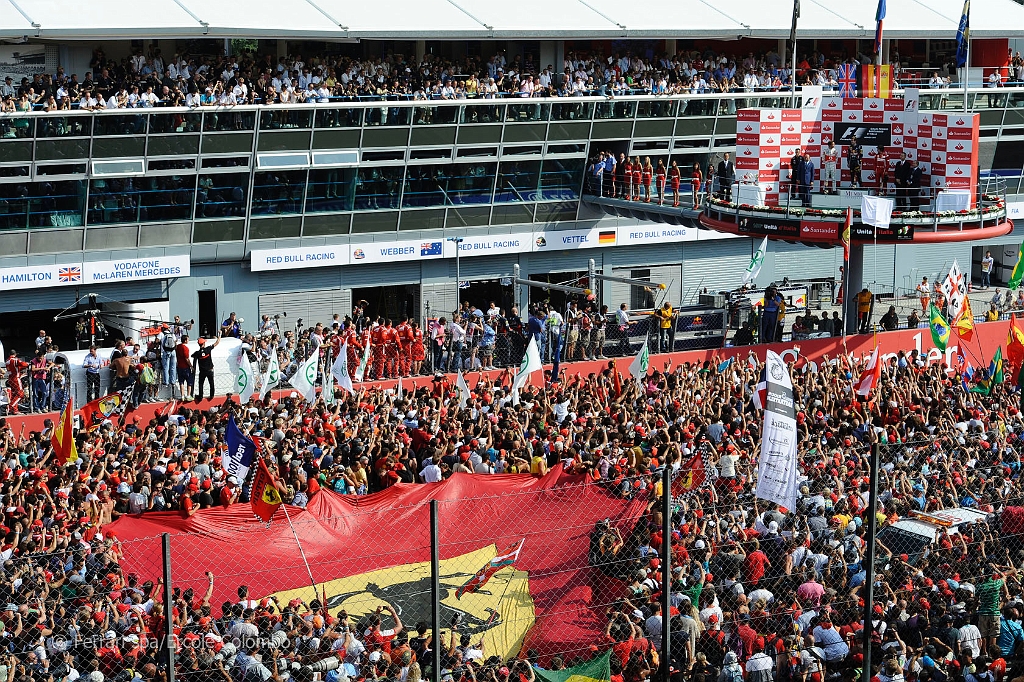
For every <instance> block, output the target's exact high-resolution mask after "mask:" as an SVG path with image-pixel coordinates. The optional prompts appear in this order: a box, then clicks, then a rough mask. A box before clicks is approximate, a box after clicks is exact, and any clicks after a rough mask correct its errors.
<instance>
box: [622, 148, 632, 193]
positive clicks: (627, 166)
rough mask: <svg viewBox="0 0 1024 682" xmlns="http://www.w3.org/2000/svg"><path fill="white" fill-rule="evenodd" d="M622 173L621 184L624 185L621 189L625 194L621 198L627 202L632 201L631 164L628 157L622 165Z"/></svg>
mask: <svg viewBox="0 0 1024 682" xmlns="http://www.w3.org/2000/svg"><path fill="white" fill-rule="evenodd" d="M622 172H623V184H624V185H625V186H624V187H623V190H624V191H625V194H624V195H623V197H624V198H625V199H626V200H627V201H632V200H633V162H632V161H631V160H630V159H629V157H628V156H627V157H626V162H625V163H624V164H622Z"/></svg>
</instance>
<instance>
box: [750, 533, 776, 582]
mask: <svg viewBox="0 0 1024 682" xmlns="http://www.w3.org/2000/svg"><path fill="white" fill-rule="evenodd" d="M750 542H751V543H752V544H753V545H754V550H753V551H752V552H750V553H749V554H747V558H746V559H744V560H743V582H744V584H749V585H757V583H758V581H759V580H761V578H763V577H764V572H765V570H766V569H767V568H768V567H769V566H771V565H772V563H771V562H770V561H768V557H767V555H765V553H764V552H762V551H761V545H760V544H759V543H758V541H757V538H754V539H753V540H751V541H750Z"/></svg>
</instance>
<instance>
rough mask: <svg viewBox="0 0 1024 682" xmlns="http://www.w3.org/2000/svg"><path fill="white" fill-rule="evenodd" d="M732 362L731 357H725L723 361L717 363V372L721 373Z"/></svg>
mask: <svg viewBox="0 0 1024 682" xmlns="http://www.w3.org/2000/svg"><path fill="white" fill-rule="evenodd" d="M731 364H732V358H726V359H725V360H724V361H723V362H721V363H720V364H719V365H718V373H719V374H721V373H722V372H724V371H725V370H727V369H729V365H731Z"/></svg>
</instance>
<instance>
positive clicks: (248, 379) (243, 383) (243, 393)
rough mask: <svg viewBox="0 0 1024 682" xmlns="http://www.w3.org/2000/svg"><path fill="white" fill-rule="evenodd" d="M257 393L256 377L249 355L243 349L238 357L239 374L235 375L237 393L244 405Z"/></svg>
mask: <svg viewBox="0 0 1024 682" xmlns="http://www.w3.org/2000/svg"><path fill="white" fill-rule="evenodd" d="M255 392H256V375H255V374H254V373H253V371H252V362H250V361H249V353H247V352H246V351H245V349H244V348H243V349H242V350H241V351H239V356H238V374H236V375H235V393H237V394H238V399H239V400H240V401H241V403H242V404H243V405H245V404H246V403H247V402H249V400H251V399H252V394H253V393H255Z"/></svg>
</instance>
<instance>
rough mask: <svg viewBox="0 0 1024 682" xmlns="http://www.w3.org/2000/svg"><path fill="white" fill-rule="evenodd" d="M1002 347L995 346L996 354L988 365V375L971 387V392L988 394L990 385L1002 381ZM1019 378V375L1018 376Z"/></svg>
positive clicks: (990, 390)
mask: <svg viewBox="0 0 1024 682" xmlns="http://www.w3.org/2000/svg"><path fill="white" fill-rule="evenodd" d="M1004 378H1005V377H1004V376H1003V347H1002V346H1000V347H999V348H996V354H995V355H993V356H992V362H991V363H989V366H988V376H986V377H985V378H984V379H982V380H981V381H979V382H978V383H977V384H976V385H975V386H972V387H971V393H980V394H981V395H990V394H991V393H992V387H993V386H995V385H996V384H1001V383H1003V379H1004ZM1018 380H1019V377H1018Z"/></svg>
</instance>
